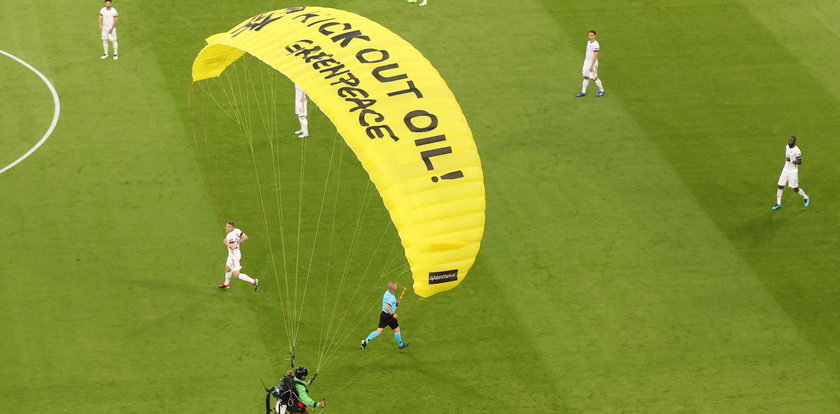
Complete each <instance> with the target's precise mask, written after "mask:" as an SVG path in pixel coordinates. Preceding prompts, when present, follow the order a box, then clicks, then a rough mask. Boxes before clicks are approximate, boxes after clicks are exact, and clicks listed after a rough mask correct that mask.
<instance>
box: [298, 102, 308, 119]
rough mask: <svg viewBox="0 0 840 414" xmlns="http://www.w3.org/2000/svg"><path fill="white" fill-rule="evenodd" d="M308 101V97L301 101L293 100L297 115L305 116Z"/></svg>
mask: <svg viewBox="0 0 840 414" xmlns="http://www.w3.org/2000/svg"><path fill="white" fill-rule="evenodd" d="M308 102H309V100H308V99H307V100H305V101H303V102H301V101H295V113H296V114H297V116H306V115H307V114H306V113H307V106H308V105H307V103H308Z"/></svg>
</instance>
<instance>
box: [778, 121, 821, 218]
mask: <svg viewBox="0 0 840 414" xmlns="http://www.w3.org/2000/svg"><path fill="white" fill-rule="evenodd" d="M800 165H802V151H800V150H799V147H797V146H796V137H795V136H791V137H790V139H788V144H787V145H785V167H784V168H782V175H780V176H779V189H778V190H776V205H774V206H773V207H770V209H771V210H778V209H780V208H782V191H783V190H784V189H785V184H787V185H789V186H790V188H792V189H793V192H795V193H797V194H799V195H801V196H802V198H804V199H805V207H808V206H809V205H810V204H811V198H810V197H808V194H805V190H803V189H801V188H799V166H800Z"/></svg>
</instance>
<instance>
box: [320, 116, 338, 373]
mask: <svg viewBox="0 0 840 414" xmlns="http://www.w3.org/2000/svg"><path fill="white" fill-rule="evenodd" d="M337 145H339V135H338V129H336V131H335V136H333V149H335V147H336V146H337ZM333 162H334V161H333V157H332V153H331V155H330V164H332V163H333ZM343 164H344V151H338V168H336V170H337V173H336V180H335V192H334V194H335V197H334V198H333V200H334V201H333V210H332V223H331V225H330V246H329V251H328V255H327V264H326V267H325V275H326V277H325V278H324V295H323V303H324V306H323V308H322V310H321V325H320V330H319V333H318V358H319V363H318V366H319V367H320V366H321V363H320V358H321V356H322V355H323V353H324V350H323V346H322V344H324V345H326V334H325V333H324V318H325V317H326V315H327V295H328V292H329V286H330V277H329V274H330V269H331V268H332V259H333V253H334V252H335V249H334V248H335V228H336V216H337V212H338V196H339V188H341V166H342V165H343ZM336 300H338V298H337V297H336ZM322 341H323V342H322Z"/></svg>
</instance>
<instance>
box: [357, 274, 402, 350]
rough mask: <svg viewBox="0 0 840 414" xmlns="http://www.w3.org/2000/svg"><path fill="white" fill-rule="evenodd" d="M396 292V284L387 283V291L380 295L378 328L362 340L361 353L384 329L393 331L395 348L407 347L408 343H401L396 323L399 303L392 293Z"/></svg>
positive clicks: (398, 327) (397, 323)
mask: <svg viewBox="0 0 840 414" xmlns="http://www.w3.org/2000/svg"><path fill="white" fill-rule="evenodd" d="M396 291H397V282H389V283H388V290H386V291H385V294H384V295H382V313H380V314H379V327H378V328H376V330H375V331H373V332H371V333H370V335H368V336H367V338H365V339H363V340H362V347H361V349H362V351H364V350H365V348H367V345H368V343H370V341H372V340H373V338H376V337H377V336H379V334H381V333H382V330H383V329H385V327H386V326H387V327H389V328H391V329H392V330H393V331H394V339H396V341H397V346H398V347H399V348H400V349H403V348H405V347H408V345H409V342H403V341H402V334H401V333H400V324H399V322H397V306H399V304H400V303H399V302H398V301H397V297H396V296H394V292H396Z"/></svg>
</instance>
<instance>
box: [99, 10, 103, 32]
mask: <svg viewBox="0 0 840 414" xmlns="http://www.w3.org/2000/svg"><path fill="white" fill-rule="evenodd" d="M102 29H103V27H102V14H100V15H99V30H102Z"/></svg>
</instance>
